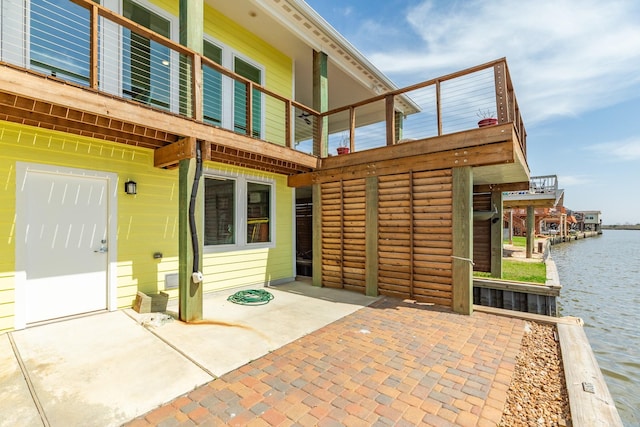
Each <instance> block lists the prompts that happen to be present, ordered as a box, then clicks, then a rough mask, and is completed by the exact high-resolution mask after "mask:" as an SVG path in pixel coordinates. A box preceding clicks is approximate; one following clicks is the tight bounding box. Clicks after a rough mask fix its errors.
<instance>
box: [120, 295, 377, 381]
mask: <svg viewBox="0 0 640 427" xmlns="http://www.w3.org/2000/svg"><path fill="white" fill-rule="evenodd" d="M266 289H267V290H268V291H269V292H271V293H272V294H273V295H274V299H273V300H271V301H270V302H269V303H268V304H264V305H258V306H248V305H239V304H235V303H232V302H229V301H227V298H228V297H229V296H230V295H232V294H233V293H235V292H236V291H237V289H233V290H229V291H222V292H218V293H213V294H209V295H205V297H204V300H203V317H204V320H203V321H201V322H198V323H195V324H187V323H183V322H179V321H173V322H168V323H163V324H161V325H159V326H149V330H151V331H152V332H153V333H155V334H156V335H157V336H158V337H160V338H162V339H163V340H164V341H166V342H167V343H169V344H170V345H171V346H173V347H175V348H177V349H179V350H180V351H182V352H183V353H184V354H185V355H186V356H187V357H189V358H190V359H192V360H193V361H194V362H195V363H197V364H198V365H200V366H201V367H203V368H204V369H205V370H206V371H207V372H209V373H211V374H212V375H215V376H221V375H223V374H225V373H227V372H230V371H232V370H233V369H236V368H238V367H240V366H242V365H244V364H246V363H248V362H250V361H252V360H254V359H257V358H259V357H261V356H263V355H265V354H267V353H268V352H270V351H273V350H275V349H277V348H280V347H282V346H283V345H285V344H287V343H289V342H291V341H294V340H296V339H298V338H300V337H302V336H304V335H307V334H309V333H311V332H313V331H315V330H317V329H319V328H321V327H323V326H325V325H327V324H329V323H331V322H334V321H336V320H338V319H340V318H342V317H344V316H346V315H348V314H351V313H353V312H354V311H356V310H358V309H360V308H362V307H364V306H367V305H369V304H371V303H372V302H374V301H376V298H373V297H367V296H365V295H362V294H357V293H354V292H348V291H344V290H341V289H330V288H318V287H313V286H311V285H310V284H308V283H302V282H292V283H288V284H286V285H280V286H277V287H270V288H266ZM168 311H169V312H172V311H177V307H176V303H175V302H173V303H172V304H170V305H169V308H168ZM127 314H129V315H131V316H132V317H133V318H135V319H137V320H138V321H144V319H145V317H147V316H148V315H140V314H138V313H136V312H134V311H133V310H127ZM173 315H174V316H176V317H177V313H175V312H173Z"/></svg>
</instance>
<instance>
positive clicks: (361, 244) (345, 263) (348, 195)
mask: <svg viewBox="0 0 640 427" xmlns="http://www.w3.org/2000/svg"><path fill="white" fill-rule="evenodd" d="M342 196H343V205H342V212H343V219H344V222H343V228H342V232H343V241H342V253H343V258H342V281H343V283H344V288H345V289H349V290H352V291H356V292H361V293H364V288H365V286H364V285H365V280H364V272H365V269H364V263H365V249H366V248H365V233H366V228H365V224H366V222H365V180H364V178H362V179H353V180H349V181H343V183H342Z"/></svg>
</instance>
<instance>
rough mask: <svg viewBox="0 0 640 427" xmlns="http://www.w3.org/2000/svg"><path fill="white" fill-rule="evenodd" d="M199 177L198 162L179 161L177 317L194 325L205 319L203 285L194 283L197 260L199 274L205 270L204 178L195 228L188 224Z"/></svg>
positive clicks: (198, 199) (197, 201) (197, 203)
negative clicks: (203, 267)
mask: <svg viewBox="0 0 640 427" xmlns="http://www.w3.org/2000/svg"><path fill="white" fill-rule="evenodd" d="M195 175H196V159H183V160H180V164H179V174H178V283H179V285H178V295H179V313H178V316H179V318H180V320H181V321H183V322H192V321H196V320H201V319H202V311H203V309H202V288H203V287H204V283H203V282H200V283H195V282H194V281H193V277H192V274H193V267H194V260H195V259H196V256H197V257H198V264H199V265H200V268H199V271H202V247H203V238H204V234H203V231H202V230H203V229H204V189H203V188H202V186H203V185H204V179H203V178H202V177H200V182H199V183H198V193H197V197H196V202H195V203H196V206H195V212H196V215H195V224H196V229H195V230H192V229H191V227H190V225H189V204H190V201H191V193H192V187H193V183H194V178H195ZM193 233H195V235H196V236H197V240H198V241H197V242H196V246H197V247H198V248H199V253H198V255H196V254H195V253H194V250H193V240H192V235H193Z"/></svg>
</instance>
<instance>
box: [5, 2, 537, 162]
mask: <svg viewBox="0 0 640 427" xmlns="http://www.w3.org/2000/svg"><path fill="white" fill-rule="evenodd" d="M46 7H47V8H53V7H58V8H59V10H56V11H49V10H44V12H42V11H41V13H40V14H41V15H43V17H42V18H41V19H42V20H43V22H44V21H46V22H47V23H48V24H52V25H45V24H41V25H42V27H43V28H44V27H46V28H47V31H50V33H49V34H46V33H45V34H44V35H40V38H38V37H37V36H36V35H35V34H34V31H35V30H34V28H35V27H36V26H35V25H34V24H33V22H32V24H31V26H30V28H31V34H30V37H29V39H30V43H31V47H30V49H31V55H28V56H27V57H29V58H30V64H25V63H24V58H23V57H22V54H21V53H20V52H22V50H21V47H20V46H18V45H16V46H11V40H7V43H3V46H2V49H3V50H11V49H13V51H12V52H10V54H8V55H7V54H4V55H3V58H9V59H5V60H7V61H8V62H12V58H13V60H14V61H13V62H14V63H16V64H17V65H19V66H25V65H26V66H27V67H29V68H32V69H33V70H35V71H40V72H43V73H47V74H49V75H53V76H57V78H60V79H64V80H66V81H68V82H71V83H72V84H77V85H81V86H83V87H90V88H91V89H92V90H95V91H101V92H106V93H108V94H111V95H115V96H120V97H124V98H128V99H131V100H133V101H136V102H140V103H142V104H146V105H148V106H150V107H153V108H158V109H162V110H165V111H167V112H170V113H173V114H178V115H181V116H185V117H188V118H191V119H194V120H197V121H200V122H205V123H209V124H211V125H213V126H218V127H223V128H226V129H228V130H231V131H234V132H237V133H242V134H245V135H247V136H250V137H254V138H260V139H262V140H264V141H268V142H272V143H276V144H279V145H283V146H287V147H290V148H295V149H298V150H300V151H305V152H308V153H314V154H316V155H318V154H319V153H322V152H323V151H325V150H322V149H321V148H320V149H319V147H323V146H324V147H328V148H329V150H330V152H334V151H332V150H331V149H332V148H334V147H335V146H337V145H338V144H340V143H344V142H347V143H348V145H349V147H350V148H351V151H360V150H366V149H368V148H374V147H377V146H384V145H391V144H396V143H399V142H402V141H406V140H412V139H423V138H428V137H432V136H439V135H444V134H449V133H453V132H458V131H462V130H468V129H472V128H475V127H477V124H476V122H477V120H478V118H477V117H476V114H477V113H478V112H480V111H485V112H486V111H491V112H493V113H495V114H496V118H497V120H498V123H501V124H502V123H513V125H514V129H515V132H516V134H517V136H518V139H519V143H520V145H521V147H522V151H523V153H525V155H526V131H525V128H524V124H523V121H522V117H521V115H520V109H519V107H518V103H517V100H516V96H515V93H514V90H513V85H512V82H511V78H510V76H509V70H508V67H507V63H506V60H505V59H504V58H503V59H498V60H496V61H492V62H489V63H486V64H482V65H479V66H476V67H472V68H468V69H466V70H463V71H458V72H456V73H452V74H449V75H446V76H442V77H438V78H436V79H431V80H428V81H425V82H422V83H418V84H416V85H413V86H409V87H406V88H403V89H397V90H394V91H392V92H387V93H382V94H380V95H378V96H375V97H372V98H370V99H367V100H363V101H360V102H358V103H355V104H352V105H347V106H343V107H340V108H336V109H333V110H331V111H328V112H325V113H319V112H317V111H315V110H313V109H312V108H309V107H307V106H306V105H303V104H301V103H299V102H296V101H294V100H291V99H289V98H287V97H285V96H282V95H280V94H278V93H276V92H274V91H272V90H269V89H267V88H266V87H264V86H262V85H260V84H257V83H255V82H253V81H251V80H249V79H247V78H244V77H242V76H241V75H239V74H237V73H235V72H233V71H231V70H229V69H227V68H225V67H223V66H222V65H220V64H218V63H216V62H215V61H213V60H211V59H209V58H207V57H205V56H204V55H202V54H200V53H198V52H196V51H194V50H192V49H189V48H187V47H185V46H182V45H181V44H179V43H177V42H175V41H172V40H170V39H169V38H168V37H165V36H163V35H161V34H159V33H157V32H154V31H151V30H149V29H147V28H146V27H144V26H142V25H139V24H137V23H135V22H133V21H131V20H129V19H127V18H125V17H124V16H122V15H119V14H117V13H114V12H112V11H110V10H109V9H107V8H105V7H103V6H100V5H98V4H96V3H94V2H93V1H91V0H69V2H68V3H66V4H64V3H63V4H61V5H57V6H56V5H53V4H50V5H49V6H46ZM71 7H73V8H75V9H78V10H79V11H80V12H82V13H77V12H78V11H74V12H73V15H72V16H67V15H68V14H69V13H70V12H69V10H68V9H71ZM49 12H51V13H49ZM2 13H3V25H5V24H6V26H7V28H8V27H11V26H13V27H15V28H24V26H23V24H22V22H21V21H20V19H22V18H21V17H22V16H24V15H23V13H24V12H22V13H20V12H18V13H15V14H14V15H13V18H15V22H13V23H12V21H11V19H12V16H11V15H10V14H9V12H6V9H4V10H3V12H2ZM65 14H67V15H65ZM36 15H37V13H36V12H35V11H33V10H32V13H31V19H32V21H33V20H34V19H36V18H35V16H36ZM44 15H47V16H44ZM65 16H66V18H65ZM64 19H67V22H66V23H64V22H57V21H55V20H64ZM47 20H49V21H47ZM52 20H54V21H52ZM69 24H71V25H69ZM3 31H6V30H3ZM14 38H16V37H14ZM72 38H74V39H77V40H78V42H73V43H72V42H70V41H69V40H71V39H72ZM16 39H19V37H18V38H16ZM123 39H126V40H128V42H127V43H128V44H126V43H124V42H123ZM52 40H55V41H58V43H59V44H58V45H57V46H56V45H54V44H53V43H54V41H52ZM59 40H62V41H59ZM16 43H17V42H16ZM38 43H40V45H38ZM85 45H86V46H85ZM140 46H142V47H141V48H140ZM47 49H48V52H44V54H42V55H40V56H38V55H37V53H39V51H40V53H42V51H45V50H47ZM56 49H60V50H65V51H67V55H66V56H67V57H70V58H72V61H71V62H72V66H69V67H67V68H65V67H66V65H67V64H68V62H69V61H67V62H64V61H59V62H56V61H55V59H53V60H52V59H50V58H52V57H55V55H56ZM136 49H137V50H136ZM38 50H39V51H38ZM140 52H141V53H140ZM3 53H6V52H4V51H3ZM34 53H35V54H34ZM135 55H140V57H136V56H135ZM47 61H50V62H47ZM136 67H137V68H136ZM163 67H164V68H163ZM205 73H208V74H207V75H208V76H209V78H207V79H206V81H205ZM211 73H214V74H215V75H216V76H217V77H216V78H215V79H213V80H215V81H216V82H217V83H216V84H219V85H227V87H230V88H231V90H232V91H233V93H234V96H235V100H234V102H233V105H222V106H219V108H218V107H215V105H214V107H215V108H213V107H211V105H212V104H215V103H216V102H218V101H217V100H213V101H211V96H212V95H211V93H213V92H215V93H219V92H221V91H222V89H220V88H218V89H215V90H213V92H212V91H207V90H206V88H205V87H204V86H206V85H207V84H209V85H211V80H212V79H211V78H210V77H211ZM216 79H217V80H216ZM216 91H217V92H216ZM216 96H218V95H216ZM220 97H221V95H220ZM216 108H218V110H220V109H224V108H233V109H234V111H233V112H231V111H225V112H224V113H221V112H220V111H218V110H216ZM222 116H225V117H227V119H225V120H222ZM229 116H232V117H233V119H232V120H231V121H229V119H228V117H229ZM320 129H328V132H329V136H328V137H326V138H325V135H323V134H322V132H320V131H319V130H320Z"/></svg>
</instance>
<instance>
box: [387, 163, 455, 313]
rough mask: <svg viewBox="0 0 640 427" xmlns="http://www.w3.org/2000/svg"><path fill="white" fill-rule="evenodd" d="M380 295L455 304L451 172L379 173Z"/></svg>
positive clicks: (448, 304) (449, 304)
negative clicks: (452, 263) (452, 292)
mask: <svg viewBox="0 0 640 427" xmlns="http://www.w3.org/2000/svg"><path fill="white" fill-rule="evenodd" d="M378 185H379V191H378V197H379V205H378V211H379V213H378V215H379V219H378V221H379V231H380V236H379V243H378V245H379V246H378V254H379V267H378V268H379V270H378V290H379V292H380V293H381V294H382V295H389V296H396V297H401V298H413V299H415V300H417V301H420V302H430V303H435V304H440V305H446V306H451V286H452V270H451V255H452V244H453V243H452V240H453V238H452V212H451V204H452V175H451V171H450V170H443V171H429V172H409V173H405V174H397V175H388V176H381V177H379V184H378Z"/></svg>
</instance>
